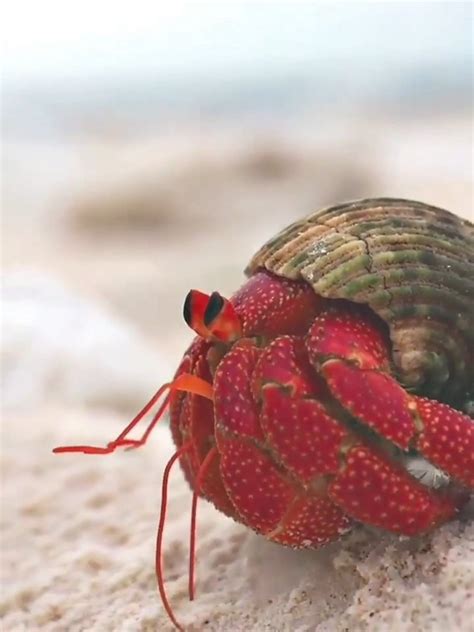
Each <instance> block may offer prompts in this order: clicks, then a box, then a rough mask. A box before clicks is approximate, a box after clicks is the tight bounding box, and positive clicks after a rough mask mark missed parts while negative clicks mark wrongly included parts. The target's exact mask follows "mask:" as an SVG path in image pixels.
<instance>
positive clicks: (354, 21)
mask: <svg viewBox="0 0 474 632" xmlns="http://www.w3.org/2000/svg"><path fill="white" fill-rule="evenodd" d="M471 20H472V6H471V4H470V3H467V2H466V3H457V2H371V3H358V2H346V3H342V2H331V3H322V2H297V1H294V2H275V1H273V2H271V1H267V2H243V1H242V0H241V1H239V2H232V1H231V0H227V1H224V0H222V1H220V2H218V1H215V2H182V1H179V0H168V1H167V2H160V1H158V0H154V1H151V2H143V1H141V0H135V1H133V2H120V0H102V1H100V0H95V1H94V0H81V1H80V2H70V1H68V0H29V1H27V0H14V1H12V2H9V3H8V5H7V6H6V7H4V10H3V18H2V23H3V31H4V33H3V41H4V52H5V54H4V56H3V57H4V63H3V75H4V77H5V78H6V79H7V80H14V81H15V82H29V81H31V80H44V79H48V80H54V79H56V80H57V79H61V78H72V79H74V78H83V77H102V76H121V75H135V74H143V75H147V74H149V73H153V74H154V75H158V76H173V75H176V74H193V73H196V74H201V75H209V76H212V75H215V74H219V73H221V74H227V75H229V74H230V75H232V73H235V74H245V73H252V72H255V73H259V72H262V71H266V70H267V69H271V71H272V72H278V71H280V70H283V71H285V70H298V69H304V68H305V66H307V65H308V64H309V65H316V64H318V63H321V62H322V61H323V62H327V61H329V62H331V61H333V62H336V63H337V61H338V60H340V61H343V62H344V61H345V62H347V61H348V60H349V61H351V60H355V61H356V62H357V61H358V62H359V63H364V62H367V63H368V64H374V63H375V64H381V63H382V64H383V63H386V64H391V63H410V62H412V63H417V62H418V61H422V62H426V61H433V62H434V63H436V62H438V61H441V62H443V61H450V60H461V61H462V60H464V61H466V60H467V59H469V55H470V49H471V46H472V24H471Z"/></svg>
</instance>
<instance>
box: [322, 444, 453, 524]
mask: <svg viewBox="0 0 474 632" xmlns="http://www.w3.org/2000/svg"><path fill="white" fill-rule="evenodd" d="M329 496H330V498H332V500H333V501H334V502H335V503H337V504H338V505H339V506H340V507H342V508H343V509H344V510H345V511H346V512H347V513H348V514H349V515H350V516H352V517H353V518H355V519H356V520H359V521H360V522H365V523H367V524H372V525H374V526H377V527H382V528H383V529H388V530H389V531H394V532H395V533H401V534H404V535H415V534H417V533H422V532H424V531H428V530H430V529H432V528H433V527H435V526H436V525H438V524H440V523H441V522H444V521H446V520H448V519H449V518H451V517H452V516H453V515H454V514H455V513H456V511H457V502H456V500H455V499H454V498H450V497H448V496H443V495H441V494H436V493H435V492H433V491H432V490H430V489H428V488H427V487H424V486H423V485H422V484H421V483H419V482H418V481H417V480H416V479H414V478H413V477H412V476H410V475H409V474H408V472H407V471H406V470H405V469H404V468H403V467H401V466H400V465H397V464H396V463H394V462H393V461H391V460H389V459H388V458H386V457H385V456H384V455H382V454H381V453H379V452H378V451H376V450H375V449H373V448H371V447H369V446H364V445H356V446H354V447H353V448H352V449H350V450H349V452H348V453H347V456H346V465H345V467H344V468H343V470H342V471H341V472H340V474H339V475H338V476H337V477H336V478H335V480H334V481H333V482H332V483H331V484H330V486H329Z"/></svg>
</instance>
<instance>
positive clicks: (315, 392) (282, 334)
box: [56, 198, 474, 625]
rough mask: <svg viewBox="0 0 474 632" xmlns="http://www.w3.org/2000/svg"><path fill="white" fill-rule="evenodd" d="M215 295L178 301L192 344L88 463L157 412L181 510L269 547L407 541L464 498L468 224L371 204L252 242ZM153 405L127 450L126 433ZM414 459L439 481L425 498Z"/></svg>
mask: <svg viewBox="0 0 474 632" xmlns="http://www.w3.org/2000/svg"><path fill="white" fill-rule="evenodd" d="M246 272H247V275H248V277H249V278H248V280H247V282H246V283H245V284H244V285H243V286H242V287H241V288H240V289H239V290H238V291H237V292H236V293H235V294H234V295H233V296H232V297H231V298H230V299H225V298H223V297H222V296H221V295H220V294H218V293H217V292H214V293H212V294H210V295H207V294H203V293H201V292H199V291H197V290H192V291H191V292H190V293H189V294H188V296H187V298H186V301H185V305H184V318H185V319H186V322H187V323H188V324H189V326H190V327H191V328H192V329H193V330H194V331H195V332H196V333H197V337H196V338H195V340H194V341H193V343H192V344H191V346H190V347H189V349H188V350H187V351H186V353H185V354H184V358H183V360H182V361H181V364H180V366H179V368H178V370H177V372H176V375H175V377H174V380H173V381H172V382H171V383H170V384H167V385H165V386H164V387H162V388H161V389H160V390H159V391H158V393H157V394H156V395H155V396H154V397H153V398H152V400H151V401H150V402H149V404H147V406H146V407H145V408H144V409H143V410H142V411H141V413H139V415H137V417H136V418H135V419H134V420H133V421H132V422H131V423H130V424H129V426H128V427H127V428H126V429H125V430H124V431H123V432H122V433H121V434H120V435H119V436H118V437H117V438H116V439H115V440H114V441H112V442H110V443H109V444H108V445H107V446H106V447H105V448H95V447H92V446H71V447H66V448H57V449H56V452H65V451H82V452H85V453H91V454H103V453H109V452H112V451H114V450H115V449H116V448H117V447H119V446H126V447H136V446H138V445H141V444H143V443H144V442H145V441H146V439H147V437H148V435H149V433H150V432H151V430H152V428H153V426H154V425H155V424H156V422H157V420H158V419H159V418H160V416H161V415H162V413H163V411H164V409H165V407H166V406H167V405H169V407H170V416H171V432H172V435H173V439H174V441H175V443H176V446H177V452H176V453H175V455H174V456H173V457H172V459H171V460H170V462H169V463H168V465H167V467H166V470H165V475H164V485H163V497H162V513H161V519H160V527H159V532H158V543H157V544H158V546H157V560H156V565H157V576H158V584H159V589H160V593H161V596H162V599H163V603H164V606H165V608H166V610H167V612H168V614H169V615H170V617H171V619H172V620H173V622H174V623H175V624H176V625H178V624H177V622H176V620H175V618H174V615H173V613H172V611H171V608H170V607H169V604H168V602H167V599H166V594H165V591H164V584H163V574H162V569H161V542H162V533H163V525H164V519H165V510H166V484H167V479H168V475H169V471H170V468H171V466H172V464H173V463H174V462H175V461H176V460H179V462H180V464H181V467H182V468H183V471H184V474H185V476H186V478H187V480H188V482H189V484H190V487H191V489H192V490H193V492H194V495H193V510H192V528H191V565H190V569H191V571H190V596H191V597H192V595H193V568H194V566H193V559H194V533H195V516H196V502H197V498H198V496H202V497H203V498H206V499H207V500H210V501H211V502H213V503H214V505H215V506H216V507H217V508H218V509H219V510H220V511H222V512H224V513H225V514H227V515H228V516H230V517H232V518H234V519H235V520H237V521H239V522H242V523H244V524H245V525H247V526H249V527H251V528H252V529H254V530H255V531H256V532H257V533H260V534H262V535H264V536H265V537H266V538H268V539H269V540H272V541H274V542H278V543H281V544H284V545H287V546H292V547H309V548H317V547H320V546H322V545H324V544H326V543H328V542H331V541H332V540H335V539H336V538H338V537H340V536H341V534H343V533H345V532H346V531H348V530H349V529H351V527H352V526H353V525H354V524H356V523H357V522H362V523H367V524H370V525H374V526H377V527H381V528H383V529H387V530H388V531H392V532H394V533H399V534H405V535H409V536H410V535H416V534H419V533H423V532H425V531H428V530H430V529H433V528H434V527H436V526H437V525H439V524H440V523H442V522H444V521H446V520H449V519H450V518H452V517H453V516H454V515H455V514H456V512H457V511H458V510H459V508H460V506H461V505H462V503H463V502H464V500H465V499H466V498H467V497H468V495H469V489H471V488H472V487H474V422H473V420H472V418H471V415H472V411H473V408H474V406H473V400H474V358H473V354H474V226H473V225H472V224H470V223H469V222H467V221H465V220H462V219H460V218H458V217H456V216H454V215H452V214H451V213H449V212H448V211H444V210H442V209H439V208H435V207H432V206H428V205H426V204H421V203H419V202H411V201H407V200H397V199H388V198H381V199H370V200H362V201H357V202H353V203H349V204H343V205H340V206H335V207H332V208H329V209H324V210H322V211H318V212H316V213H314V214H313V215H310V216H309V217H307V218H306V219H303V220H302V221H299V222H297V223H295V224H293V225H291V226H289V227H288V228H286V229H285V230H283V231H282V232H281V233H279V234H278V235H277V236H276V237H274V238H273V239H271V240H270V241H269V242H267V243H266V244H265V245H264V246H263V247H262V248H261V250H260V251H259V252H258V253H257V254H256V255H255V256H254V257H253V259H252V261H251V262H250V264H249V266H248V268H247V271H246ZM164 391H167V392H168V395H167V397H166V398H165V400H164V402H163V403H162V405H161V407H160V409H159V410H158V412H157V413H156V415H155V416H154V417H153V419H152V420H151V422H150V424H149V426H148V428H147V430H146V431H145V433H144V434H143V436H142V438H141V439H137V440H134V439H130V438H129V433H130V431H131V429H132V428H133V427H134V426H135V425H136V424H137V423H138V421H139V420H140V419H141V418H142V417H143V416H144V415H145V414H146V413H147V412H148V411H149V410H150V409H151V408H152V407H153V406H154V404H155V403H156V402H157V401H158V400H159V398H160V397H161V395H162V393H163V392H164ZM409 455H417V456H419V457H422V458H424V459H425V460H427V461H429V462H430V463H432V464H433V465H434V466H435V467H436V468H439V469H440V470H442V471H443V472H444V473H445V474H446V475H447V476H448V477H449V480H450V483H449V484H448V485H445V486H443V487H442V488H441V489H434V488H430V487H428V486H426V485H424V484H423V482H421V481H420V480H418V479H417V478H416V477H414V476H412V475H411V474H410V473H409V472H408V470H407V468H406V457H407V456H409Z"/></svg>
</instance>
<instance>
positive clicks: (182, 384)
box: [53, 373, 213, 454]
mask: <svg viewBox="0 0 474 632" xmlns="http://www.w3.org/2000/svg"><path fill="white" fill-rule="evenodd" d="M166 391H169V392H170V393H171V392H172V391H186V392H188V393H194V394H195V395H201V396H202V397H206V398H207V399H211V400H212V399H213V388H212V384H209V382H206V380H203V379H202V378H200V377H198V376H197V375H191V374H190V373H181V374H180V375H178V377H176V378H175V379H174V380H173V381H172V382H169V383H168V384H163V386H162V387H161V388H159V389H158V390H157V392H156V393H155V394H154V395H153V397H152V398H151V399H150V401H149V402H148V403H147V404H146V405H145V406H144V407H143V408H142V410H141V411H140V412H139V413H138V415H136V417H134V418H133V419H132V421H131V422H130V423H129V424H128V426H127V427H126V428H124V429H123V430H122V432H121V433H120V434H119V435H118V436H117V437H116V438H115V439H114V440H113V441H110V442H109V443H108V444H107V445H106V446H91V445H69V446H59V447H57V448H54V450H53V452H54V453H55V454H60V453H64V452H82V453H83V454H111V453H112V452H115V450H116V449H117V448H121V447H125V448H128V449H130V448H138V447H140V446H142V445H144V444H145V443H146V441H147V439H148V437H149V436H150V434H151V432H152V430H153V428H154V427H155V426H156V424H157V422H158V421H159V420H160V419H161V417H162V416H163V413H164V412H165V410H166V408H167V407H168V404H169V400H170V393H168V394H167V396H166V398H165V400H164V401H163V403H162V404H161V406H160V408H159V409H158V411H157V413H156V414H155V415H154V416H153V418H152V420H151V421H150V423H149V424H148V427H147V429H146V430H145V432H144V433H143V435H142V437H141V438H140V439H129V438H128V437H127V435H128V434H129V433H130V432H131V430H133V428H135V426H136V425H137V424H138V422H139V421H140V420H141V419H143V417H144V416H145V415H146V414H147V413H148V412H149V411H150V410H151V409H152V408H153V406H154V405H155V404H156V402H157V401H158V400H159V399H160V397H161V396H162V395H163V393H165V392H166Z"/></svg>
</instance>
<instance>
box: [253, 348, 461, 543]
mask: <svg viewBox="0 0 474 632" xmlns="http://www.w3.org/2000/svg"><path fill="white" fill-rule="evenodd" d="M298 347H299V341H298V339H294V338H291V337H289V336H282V337H280V338H277V339H275V340H274V341H273V342H272V343H271V344H270V345H269V346H268V347H267V348H266V349H265V350H264V352H263V353H262V356H261V358H260V360H259V363H258V365H257V368H256V371H255V374H257V375H259V379H260V380H261V381H262V382H263V383H264V386H263V390H262V399H263V407H262V413H261V424H262V429H263V431H264V433H265V435H266V437H267V440H268V442H269V444H270V446H271V448H272V449H273V451H274V453H275V454H277V455H278V459H279V460H280V461H281V462H282V463H283V465H284V466H285V468H286V469H287V470H288V471H289V472H290V473H292V474H293V475H294V477H295V479H296V480H298V481H301V483H302V484H303V485H304V486H305V487H306V488H307V489H310V490H311V491H312V492H313V494H314V495H315V496H316V497H318V496H321V497H325V500H326V503H328V504H330V505H332V506H333V507H334V506H335V505H337V506H338V507H340V508H341V510H342V511H343V512H344V513H345V514H348V515H350V516H351V517H353V518H355V519H356V520H359V521H361V522H366V523H369V524H373V525H375V526H379V527H383V528H385V529H388V530H390V531H395V532H397V533H403V534H407V535H410V534H414V533H419V532H422V531H425V530H427V529H429V528H431V527H433V526H434V525H436V524H437V523H439V522H442V521H444V520H446V519H447V518H448V517H450V516H451V515H452V514H453V513H454V512H455V509H456V507H455V503H454V501H453V500H452V499H449V498H444V497H442V496H439V495H437V494H435V493H434V492H432V491H431V490H429V489H428V488H427V487H425V486H423V485H422V484H421V483H419V482H418V481H417V480H416V479H415V478H413V477H412V476H410V475H409V474H408V473H407V472H406V470H405V469H404V468H402V467H401V466H399V465H397V464H396V463H394V462H393V461H392V460H391V459H390V458H389V457H388V456H387V455H385V454H384V453H382V452H381V451H379V450H377V449H375V448H374V447H372V446H371V445H369V444H368V443H365V442H364V441H363V440H362V439H359V438H358V437H357V436H356V435H355V434H354V433H352V431H351V430H350V429H349V428H348V427H347V426H346V425H345V424H344V423H341V422H340V421H339V420H338V419H337V418H335V417H334V416H333V412H332V411H331V400H330V398H329V393H328V394H327V395H325V393H324V389H323V387H322V386H321V385H320V384H319V382H318V378H317V376H316V378H312V377H311V375H310V374H309V373H308V372H307V371H306V369H305V366H304V364H301V360H299V363H300V364H299V370H298V371H299V373H300V379H303V380H305V381H306V384H304V386H303V385H301V382H300V393H297V392H293V395H290V392H289V390H288V386H287V383H286V372H287V367H291V366H292V363H296V364H297V366H298V360H297V358H298ZM279 365H280V366H281V369H280V367H279ZM294 370H297V369H294ZM279 371H280V374H281V376H280V377H278V372H279ZM265 382H266V383H265ZM311 383H313V385H314V386H313V393H314V394H317V399H308V392H309V389H310V385H311ZM302 394H305V398H301V395H302ZM295 395H296V396H295ZM313 396H314V395H313ZM318 400H319V401H318ZM329 511H330V510H329V506H327V508H326V512H329ZM329 515H330V513H326V516H325V517H324V520H325V521H327V524H328V526H329V525H330V526H331V527H333V528H334V527H335V526H336V525H335V524H334V523H331V522H330V521H329ZM319 518H320V520H321V523H320V531H321V533H323V532H324V529H323V526H324V523H323V521H322V520H323V516H322V515H321V514H319ZM313 520H314V518H313ZM341 527H342V525H339V529H341ZM306 529H307V527H306ZM334 537H337V531H336V530H335V531H334V532H333V538H332V539H334Z"/></svg>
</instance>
